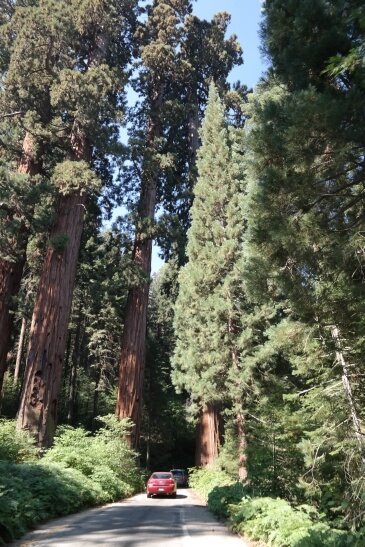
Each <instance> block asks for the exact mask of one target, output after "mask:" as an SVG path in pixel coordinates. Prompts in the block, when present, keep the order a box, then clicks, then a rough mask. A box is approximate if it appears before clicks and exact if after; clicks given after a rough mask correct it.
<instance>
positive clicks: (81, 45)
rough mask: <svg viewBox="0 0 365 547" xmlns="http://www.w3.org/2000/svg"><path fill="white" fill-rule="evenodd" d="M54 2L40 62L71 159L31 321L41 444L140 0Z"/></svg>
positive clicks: (33, 421)
mask: <svg viewBox="0 0 365 547" xmlns="http://www.w3.org/2000/svg"><path fill="white" fill-rule="evenodd" d="M46 5H47V6H48V8H49V11H48V16H49V18H48V19H46V18H45V19H44V24H45V28H46V30H47V33H46V34H45V36H44V37H43V38H45V42H46V43H47V44H48V46H47V47H48V51H49V55H48V57H45V58H44V57H43V58H42V59H41V60H40V67H41V69H42V70H43V72H44V74H45V75H46V76H47V78H48V79H50V82H49V86H50V89H49V93H50V96H51V103H52V108H53V109H54V110H55V113H57V116H58V125H59V133H58V134H53V135H52V136H53V138H54V139H55V141H56V143H57V145H58V147H59V148H60V150H61V151H62V152H63V160H62V159H61V160H60V161H59V162H58V163H57V164H56V166H55V167H54V169H53V172H52V178H51V180H52V183H53V185H54V188H55V189H56V192H57V207H56V213H55V222H54V225H53V228H52V230H51V232H50V237H49V245H48V249H47V251H46V255H45V261H44V264H43V270H42V274H41V279H40V284H39V290H38V294H37V297H36V304H35V308H34V312H33V318H32V323H31V327H30V335H29V346H28V352H27V359H26V371H25V381H24V385H23V391H22V398H21V404H20V409H19V415H18V426H19V427H21V428H24V429H28V430H29V431H30V432H31V433H32V434H34V435H35V436H36V438H37V441H38V444H39V446H50V444H51V443H52V441H53V435H54V431H55V427H56V423H57V401H58V396H59V389H60V382H61V373H62V367H63V362H64V352H65V345H66V335H67V327H68V321H69V317H70V311H71V303H72V294H73V286H74V282H75V275H76V267H77V260H78V253H79V247H80V240H81V233H82V226H83V217H84V209H85V205H86V199H87V196H88V194H90V193H92V192H95V191H97V190H98V184H99V183H98V180H97V178H96V177H95V174H94V173H93V171H92V169H91V167H92V166H91V162H92V156H93V149H94V148H98V149H101V150H103V151H104V152H108V151H109V147H110V143H111V142H112V141H113V140H115V139H116V138H117V135H118V132H117V128H118V126H117V120H118V117H119V116H120V107H121V105H122V102H121V99H122V97H123V83H124V82H123V80H125V75H124V74H123V70H124V69H125V67H126V66H127V64H128V62H129V60H130V54H131V35H132V33H133V30H134V16H135V2H134V1H132V0H131V1H130V2H128V3H125V4H123V5H122V6H120V4H119V3H118V2H116V3H114V2H104V1H103V0H100V1H98V2H96V3H95V2H84V3H82V4H81V5H79V4H78V3H76V2H75V3H74V2H71V4H66V3H62V4H59V11H56V13H55V11H54V10H53V9H52V6H53V3H52V2H50V3H49V5H48V4H46ZM60 36H62V39H60ZM56 37H57V38H58V42H57V43H58V48H56V47H55V38H56ZM32 46H33V43H32V42H30V44H29V43H28V46H27V49H25V48H24V51H23V55H24V57H25V58H26V57H27V55H29V54H30V53H32V51H33V50H32ZM71 51H72V52H73V57H72V56H71V54H70V52H71ZM29 52H30V53H29ZM60 58H62V59H63V61H64V62H63V63H60V61H59V59H60Z"/></svg>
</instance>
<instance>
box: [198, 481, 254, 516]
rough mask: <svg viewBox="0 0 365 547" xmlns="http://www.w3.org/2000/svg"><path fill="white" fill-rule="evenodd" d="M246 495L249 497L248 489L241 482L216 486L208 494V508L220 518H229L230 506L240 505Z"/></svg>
mask: <svg viewBox="0 0 365 547" xmlns="http://www.w3.org/2000/svg"><path fill="white" fill-rule="evenodd" d="M245 495H247V487H246V486H245V485H244V484H242V483H240V482H235V483H233V484H227V485H225V486H214V488H213V489H212V490H211V491H210V492H209V494H208V507H209V509H210V510H211V511H212V513H214V514H215V515H217V516H218V517H220V518H228V517H229V515H230V509H229V506H230V505H231V504H235V503H239V502H240V501H241V500H242V498H243V497H244V496H245Z"/></svg>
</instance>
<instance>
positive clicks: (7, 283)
mask: <svg viewBox="0 0 365 547" xmlns="http://www.w3.org/2000/svg"><path fill="white" fill-rule="evenodd" d="M33 144H34V143H33V138H32V136H31V135H30V134H29V133H27V134H26V136H25V138H24V141H23V153H22V157H21V160H20V163H19V166H18V173H22V174H26V175H30V176H31V177H32V176H34V175H37V174H38V173H39V172H40V169H41V160H40V159H39V156H37V157H34V155H33ZM15 213H16V211H15V210H14V211H9V214H8V219H9V221H11V220H12V217H13V215H14V214H15ZM28 214H31V211H30V212H28ZM28 236H29V234H28V227H27V226H26V224H25V222H22V223H21V225H20V228H19V231H18V233H17V234H14V236H13V237H12V239H11V241H9V242H8V246H9V248H13V249H14V250H15V251H16V252H15V253H14V260H13V261H9V260H0V333H1V336H0V394H1V392H2V386H3V380H4V374H5V371H6V365H7V362H6V357H7V354H8V351H9V346H10V338H11V334H12V330H13V322H14V314H13V313H11V306H12V298H13V297H14V296H16V295H17V294H18V292H19V289H20V284H21V280H22V275H23V269H24V265H25V261H26V248H27V244H28ZM0 396H1V395H0Z"/></svg>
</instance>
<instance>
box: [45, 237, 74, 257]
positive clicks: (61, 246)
mask: <svg viewBox="0 0 365 547" xmlns="http://www.w3.org/2000/svg"><path fill="white" fill-rule="evenodd" d="M69 239H70V236H69V235H68V234H57V235H55V236H54V237H52V238H51V239H50V240H49V241H48V245H49V246H50V247H51V249H53V251H54V252H55V253H57V254H62V253H63V252H64V251H65V249H66V247H67V244H68V242H69Z"/></svg>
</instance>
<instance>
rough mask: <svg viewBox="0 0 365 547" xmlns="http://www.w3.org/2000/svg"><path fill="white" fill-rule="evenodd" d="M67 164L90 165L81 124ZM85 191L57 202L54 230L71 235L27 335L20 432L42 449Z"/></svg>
mask: <svg viewBox="0 0 365 547" xmlns="http://www.w3.org/2000/svg"><path fill="white" fill-rule="evenodd" d="M71 144H72V150H71V152H70V154H69V156H68V159H70V160H73V161H77V160H85V161H87V162H90V160H91V146H90V145H89V143H88V141H87V139H86V137H85V136H84V134H83V133H82V130H81V128H80V126H79V124H78V123H77V122H75V123H74V127H73V132H72V136H71ZM85 200H86V194H85V192H81V191H73V192H72V193H70V194H67V195H61V196H60V198H59V204H58V210H57V217H56V218H57V220H56V223H55V225H54V227H53V229H52V231H51V234H50V240H52V239H53V238H54V237H55V236H59V235H67V237H68V241H67V243H66V245H65V248H64V249H63V250H62V251H55V250H53V249H52V248H51V247H50V248H49V249H48V250H47V253H46V257H45V261H44V264H43V270H42V274H41V279H40V283H39V289H38V293H37V297H36V303H35V307H34V311H33V317H32V322H31V327H30V333H29V344H28V352H27V359H26V368H25V377H24V385H23V392H22V396H21V402H20V407H19V413H18V427H19V428H21V429H26V430H29V432H30V433H31V434H32V435H34V437H35V438H36V439H37V442H38V446H40V447H49V446H51V444H52V442H53V436H54V432H55V428H56V425H57V403H58V396H59V391H60V387H61V377H62V369H63V362H64V354H65V349H66V343H67V328H68V323H69V318H70V314H71V305H72V296H73V289H74V283H75V277H76V268H77V260H78V255H79V249H80V242H81V234H82V227H83V219H84V208H85V207H84V204H85Z"/></svg>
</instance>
